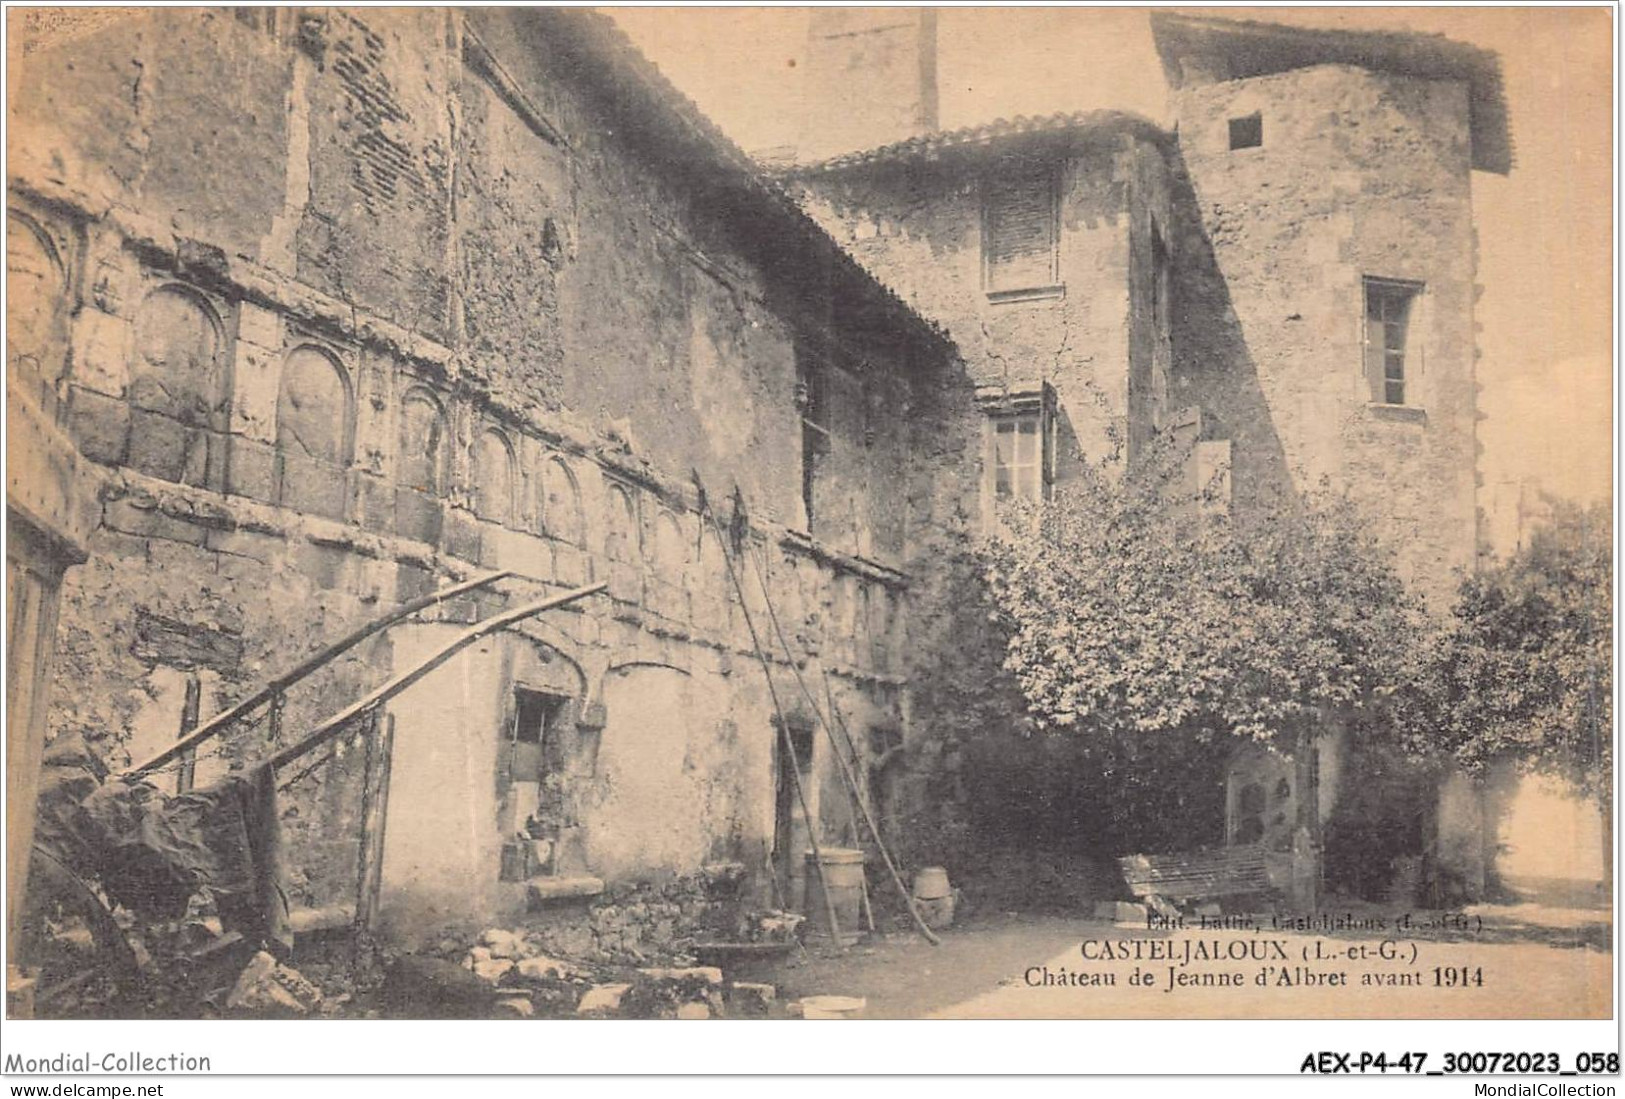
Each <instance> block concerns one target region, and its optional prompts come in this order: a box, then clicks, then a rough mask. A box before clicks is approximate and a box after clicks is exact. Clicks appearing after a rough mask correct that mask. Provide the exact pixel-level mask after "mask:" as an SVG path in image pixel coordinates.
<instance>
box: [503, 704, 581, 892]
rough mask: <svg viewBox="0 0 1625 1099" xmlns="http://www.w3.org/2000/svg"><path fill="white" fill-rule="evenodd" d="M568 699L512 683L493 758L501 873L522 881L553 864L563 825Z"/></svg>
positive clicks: (545, 870)
mask: <svg viewBox="0 0 1625 1099" xmlns="http://www.w3.org/2000/svg"><path fill="white" fill-rule="evenodd" d="M568 701H569V700H568V699H567V698H565V697H564V696H562V695H557V694H551V693H548V692H546V691H536V690H531V689H529V688H526V687H516V688H514V692H513V704H512V708H511V718H510V721H509V723H508V730H507V736H506V737H505V738H504V741H503V744H502V748H501V751H500V752H499V753H498V760H497V812H498V828H499V829H500V831H501V834H502V840H503V875H502V876H503V878H504V879H506V880H510V881H514V880H524V879H526V878H529V877H532V876H534V875H536V874H539V873H546V872H548V871H549V869H550V868H551V866H552V863H553V856H554V853H555V851H556V847H557V844H558V839H559V830H560V828H561V827H563V826H564V824H565V823H566V821H565V820H564V806H563V801H562V795H563V789H562V786H561V785H560V782H559V779H560V776H561V775H562V771H563V767H562V762H563V759H562V749H563V735H562V734H563V728H562V725H563V722H562V717H563V714H564V708H565V705H566V704H567V703H568Z"/></svg>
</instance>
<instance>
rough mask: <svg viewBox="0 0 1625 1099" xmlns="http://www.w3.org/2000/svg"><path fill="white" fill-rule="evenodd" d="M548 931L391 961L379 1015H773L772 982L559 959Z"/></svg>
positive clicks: (514, 933)
mask: <svg viewBox="0 0 1625 1099" xmlns="http://www.w3.org/2000/svg"><path fill="white" fill-rule="evenodd" d="M539 939H540V936H538V935H537V934H536V933H535V932H532V931H527V930H525V929H515V930H506V929H502V928H491V929H490V930H487V931H486V932H485V933H484V934H482V935H480V937H479V940H478V941H477V942H476V943H475V944H474V945H472V946H466V947H465V946H463V945H461V944H459V943H457V942H456V941H455V940H450V939H448V940H443V941H442V942H441V944H440V949H439V951H438V955H439V956H436V955H435V954H403V955H401V956H399V957H397V958H395V959H394V960H393V961H392V962H390V963H389V964H388V966H387V968H386V970H385V974H384V981H383V986H382V988H381V990H380V996H381V999H380V1005H379V1011H380V1013H382V1014H384V1015H388V1016H392V1017H395V1018H413V1019H422V1018H519V1019H530V1018H543V1019H560V1018H575V1017H585V1018H620V1019H723V1018H728V1019H740V1018H757V1019H759V1018H766V1017H769V1016H771V1015H772V1014H774V1011H775V1006H776V1005H775V996H774V989H773V986H772V985H766V984H759V983H754V982H744V981H730V980H727V979H725V978H724V976H723V972H722V970H721V969H719V968H717V967H715V966H701V965H683V964H677V965H672V966H666V967H654V966H644V967H631V966H619V965H612V964H608V963H593V962H582V961H575V960H566V959H562V958H557V957H552V956H550V955H548V954H546V953H543V952H542V949H541V945H542V944H541V942H540V941H539Z"/></svg>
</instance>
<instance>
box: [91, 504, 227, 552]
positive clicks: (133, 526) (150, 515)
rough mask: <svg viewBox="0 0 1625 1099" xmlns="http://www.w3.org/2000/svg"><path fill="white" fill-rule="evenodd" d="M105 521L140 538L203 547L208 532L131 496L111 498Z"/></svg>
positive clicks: (105, 507) (104, 512)
mask: <svg viewBox="0 0 1625 1099" xmlns="http://www.w3.org/2000/svg"><path fill="white" fill-rule="evenodd" d="M102 522H103V523H104V524H106V525H107V526H108V527H110V528H111V529H113V530H116V531H120V532H122V533H124V534H133V535H136V536H138V537H141V538H167V539H169V540H171V541H174V542H186V543H189V544H191V545H194V546H201V545H203V544H204V542H205V541H206V540H207V538H208V535H209V533H210V532H209V531H208V529H207V528H205V527H200V526H198V525H196V524H195V523H188V522H187V521H186V520H184V519H178V518H176V517H175V516H173V515H166V514H164V513H163V512H161V511H158V510H157V509H156V508H142V507H137V506H136V504H135V503H134V502H133V501H131V500H130V499H128V498H125V499H117V500H109V501H108V502H107V504H106V505H105V506H104V507H103V509H102Z"/></svg>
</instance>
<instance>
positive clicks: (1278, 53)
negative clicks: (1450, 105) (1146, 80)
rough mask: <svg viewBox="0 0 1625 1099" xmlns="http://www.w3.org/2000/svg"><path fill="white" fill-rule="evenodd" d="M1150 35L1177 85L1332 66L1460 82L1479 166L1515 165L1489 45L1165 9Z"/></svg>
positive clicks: (1499, 168) (1502, 167) (1432, 36)
mask: <svg viewBox="0 0 1625 1099" xmlns="http://www.w3.org/2000/svg"><path fill="white" fill-rule="evenodd" d="M1151 33H1152V36H1153V37H1154V38H1155V40H1156V43H1157V53H1158V54H1159V55H1160V56H1161V58H1162V66H1163V69H1164V71H1165V72H1166V73H1167V74H1168V81H1169V83H1170V84H1172V85H1173V86H1174V87H1176V88H1178V87H1181V86H1183V85H1185V84H1194V83H1201V82H1206V81H1213V80H1239V79H1243V78H1245V77H1251V76H1264V75H1267V74H1270V73H1278V72H1286V71H1288V70H1291V69H1299V68H1304V67H1306V66H1309V65H1328V64H1330V65H1358V66H1360V67H1362V68H1367V69H1374V70H1376V71H1378V72H1392V73H1400V74H1403V75H1406V76H1416V77H1421V78H1423V79H1431V80H1459V81H1462V82H1464V83H1465V84H1466V85H1467V92H1468V103H1469V110H1470V112H1471V117H1470V120H1469V125H1470V128H1471V135H1472V144H1473V167H1475V168H1477V169H1479V170H1481V171H1486V172H1499V173H1501V174H1503V175H1504V174H1506V173H1507V172H1508V171H1510V170H1511V168H1512V136H1511V132H1510V127H1509V123H1508V120H1507V105H1506V93H1505V90H1504V88H1503V86H1502V79H1501V63H1500V60H1499V59H1498V58H1497V57H1496V55H1495V54H1494V53H1493V52H1491V51H1489V50H1486V49H1481V48H1480V47H1478V46H1472V45H1469V44H1467V43H1465V42H1457V41H1454V40H1452V39H1449V38H1446V37H1445V36H1444V35H1442V34H1424V33H1420V32H1416V31H1374V30H1343V29H1325V28H1317V27H1297V26H1286V25H1284V24H1280V23H1261V22H1256V21H1252V20H1244V19H1225V18H1222V17H1214V16H1207V15H1184V14H1180V13H1177V12H1166V11H1159V12H1153V13H1152V15H1151Z"/></svg>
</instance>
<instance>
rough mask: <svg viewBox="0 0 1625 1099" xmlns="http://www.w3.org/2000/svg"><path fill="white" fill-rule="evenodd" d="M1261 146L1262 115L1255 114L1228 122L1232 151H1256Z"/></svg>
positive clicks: (1262, 142)
mask: <svg viewBox="0 0 1625 1099" xmlns="http://www.w3.org/2000/svg"><path fill="white" fill-rule="evenodd" d="M1262 144H1264V116H1263V115H1261V114H1256V113H1255V114H1250V115H1245V116H1244V117H1242V118H1232V119H1231V120H1230V147H1231V148H1232V149H1256V148H1258V147H1259V146H1260V145H1262Z"/></svg>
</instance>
